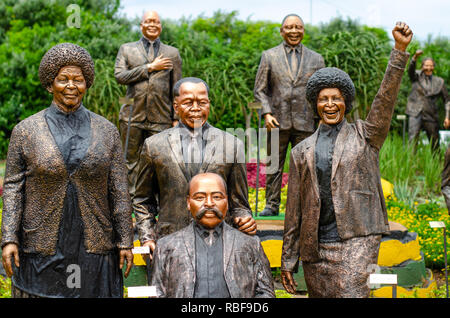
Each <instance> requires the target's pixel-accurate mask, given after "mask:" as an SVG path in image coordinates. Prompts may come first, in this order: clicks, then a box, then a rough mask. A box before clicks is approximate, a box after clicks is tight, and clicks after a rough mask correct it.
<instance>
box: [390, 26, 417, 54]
mask: <svg viewBox="0 0 450 318" xmlns="http://www.w3.org/2000/svg"><path fill="white" fill-rule="evenodd" d="M392 36H393V37H394V40H395V48H396V49H397V50H400V51H405V50H406V47H407V46H408V44H409V43H410V42H411V39H412V36H413V33H412V31H411V29H410V28H409V26H408V25H407V24H406V23H405V22H397V23H396V24H395V27H394V29H392Z"/></svg>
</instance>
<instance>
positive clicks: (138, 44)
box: [137, 40, 151, 63]
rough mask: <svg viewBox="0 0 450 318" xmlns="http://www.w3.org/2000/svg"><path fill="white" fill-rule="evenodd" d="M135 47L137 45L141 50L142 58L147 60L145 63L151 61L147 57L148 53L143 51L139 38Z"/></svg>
mask: <svg viewBox="0 0 450 318" xmlns="http://www.w3.org/2000/svg"><path fill="white" fill-rule="evenodd" d="M137 47H138V49H139V51H140V52H141V54H142V55H143V56H144V58H145V60H146V61H147V63H151V61H150V60H149V58H148V54H147V52H146V51H145V48H144V44H143V43H142V41H141V40H139V41H138V43H137Z"/></svg>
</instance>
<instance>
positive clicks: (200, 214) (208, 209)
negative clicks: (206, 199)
mask: <svg viewBox="0 0 450 318" xmlns="http://www.w3.org/2000/svg"><path fill="white" fill-rule="evenodd" d="M206 212H213V213H214V214H215V215H216V216H217V217H218V218H219V219H221V220H222V219H223V213H222V212H220V210H219V209H217V208H203V209H201V210H200V211H198V213H197V214H196V215H195V218H196V219H197V220H200V219H201V218H202V217H203V216H204V215H205V213H206Z"/></svg>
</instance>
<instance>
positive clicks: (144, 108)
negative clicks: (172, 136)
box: [114, 11, 181, 193]
mask: <svg viewBox="0 0 450 318" xmlns="http://www.w3.org/2000/svg"><path fill="white" fill-rule="evenodd" d="M140 26H141V31H142V38H141V39H140V40H139V41H137V42H130V43H125V44H123V45H122V46H121V47H120V49H119V53H118V54H117V58H116V64H115V69H114V76H115V78H116V80H117V82H118V83H119V84H124V85H127V86H128V87H127V95H126V96H127V98H128V99H129V103H127V104H125V105H124V106H123V107H122V109H121V110H120V115H119V121H120V126H119V129H120V135H121V139H122V144H123V146H124V148H127V149H124V151H126V161H127V167H128V183H129V190H130V193H132V192H133V191H134V183H135V178H136V169H135V168H136V165H137V161H138V159H139V154H140V152H141V149H142V145H143V143H144V140H145V139H146V138H147V137H150V136H152V135H154V134H157V133H159V132H161V131H163V130H165V129H167V128H170V127H172V126H173V125H175V124H176V123H177V119H176V115H175V113H174V111H173V107H172V99H173V96H172V89H173V85H174V84H175V83H176V82H177V81H178V80H179V79H180V78H181V57H180V54H179V52H178V49H176V48H175V47H172V46H170V45H166V44H164V43H162V42H161V41H160V39H159V36H160V34H161V31H162V25H161V21H160V18H159V15H158V13H157V12H155V11H148V12H146V13H144V15H143V17H142V21H141V25H140ZM129 126H130V127H129ZM127 137H128V138H127ZM127 139H128V142H127ZM125 145H126V146H127V147H125Z"/></svg>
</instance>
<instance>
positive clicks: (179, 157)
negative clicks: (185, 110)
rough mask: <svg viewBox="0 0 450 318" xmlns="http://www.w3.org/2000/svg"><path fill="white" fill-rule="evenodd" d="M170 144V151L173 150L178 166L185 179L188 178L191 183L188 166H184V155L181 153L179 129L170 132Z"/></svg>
mask: <svg viewBox="0 0 450 318" xmlns="http://www.w3.org/2000/svg"><path fill="white" fill-rule="evenodd" d="M168 142H169V145H170V149H171V150H172V153H173V157H174V158H175V160H176V161H177V163H178V166H179V167H180V169H181V172H182V173H183V175H184V177H185V178H186V181H187V182H189V175H188V172H187V170H186V165H185V164H184V160H183V153H182V152H181V141H180V132H179V128H175V129H173V130H172V131H171V132H169V137H168Z"/></svg>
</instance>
